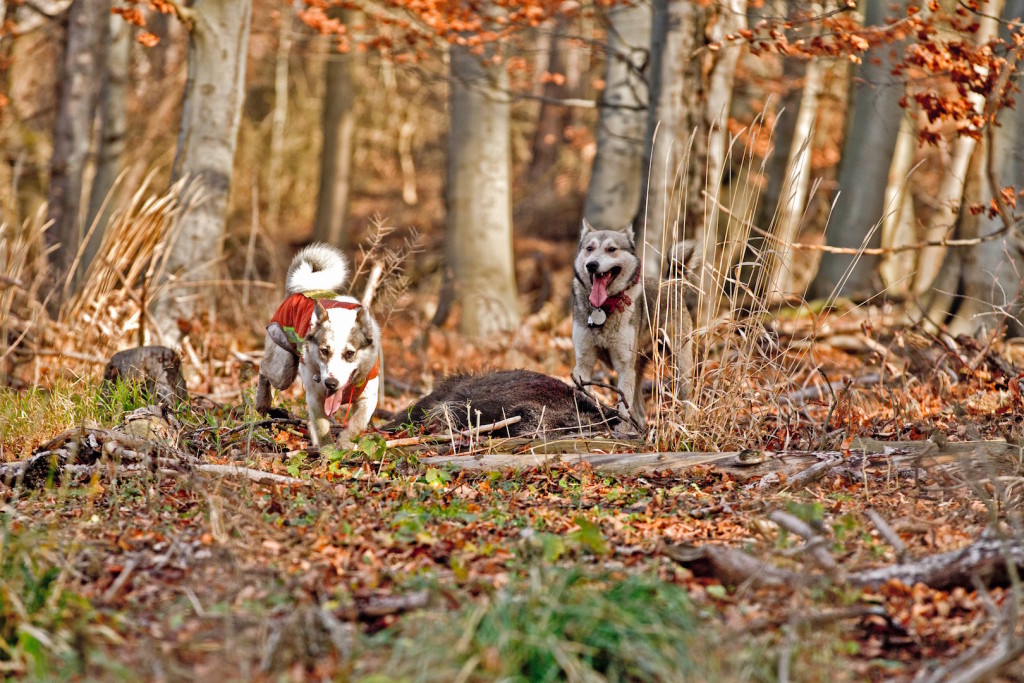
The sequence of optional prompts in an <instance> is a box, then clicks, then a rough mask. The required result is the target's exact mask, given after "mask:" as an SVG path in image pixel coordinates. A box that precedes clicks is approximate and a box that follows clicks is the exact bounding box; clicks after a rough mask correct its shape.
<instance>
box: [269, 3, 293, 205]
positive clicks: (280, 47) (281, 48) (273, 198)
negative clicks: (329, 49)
mask: <svg viewBox="0 0 1024 683" xmlns="http://www.w3.org/2000/svg"><path fill="white" fill-rule="evenodd" d="M292 12H293V9H292V7H287V8H283V9H282V12H281V28H280V30H279V31H278V39H277V53H276V54H275V56H274V110H273V112H272V113H271V115H270V163H269V164H268V167H267V177H266V180H267V181H268V182H265V183H264V186H265V187H266V188H267V222H268V223H269V224H270V225H276V224H277V222H278V219H279V218H280V215H281V192H282V190H283V189H284V186H285V183H284V182H283V178H282V169H283V168H284V131H285V125H286V124H287V123H288V81H289V76H290V74H289V68H288V67H289V61H290V57H291V54H292V32H293V31H294V30H295V29H294V28H293V26H292V23H293V21H292Z"/></svg>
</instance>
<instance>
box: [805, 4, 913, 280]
mask: <svg viewBox="0 0 1024 683" xmlns="http://www.w3.org/2000/svg"><path fill="white" fill-rule="evenodd" d="M905 5H906V3H905V1H903V2H901V3H900V10H899V11H897V12H896V13H897V14H900V13H901V12H902V11H903V9H902V8H903V7H905ZM888 12H890V6H889V3H888V2H887V1H886V0H867V2H866V3H865V10H864V25H865V26H878V25H881V24H883V23H884V22H885V17H886V14H887V13H888ZM900 53H901V47H900V45H899V44H893V43H882V44H880V45H876V46H874V47H872V48H871V49H869V50H868V51H867V53H866V54H864V55H863V57H862V62H861V63H860V64H859V65H857V67H856V69H855V71H854V74H853V79H854V85H853V94H852V96H851V97H850V108H849V113H848V114H847V123H846V140H845V141H844V143H843V156H842V161H841V162H840V168H839V195H838V197H837V198H836V203H835V210H834V212H833V214H832V216H833V218H832V223H831V225H829V227H828V230H826V232H825V237H826V241H827V243H828V244H829V245H831V246H835V247H843V248H848V249H857V248H859V247H860V246H861V245H862V244H866V246H868V247H873V248H874V247H878V245H879V244H880V243H881V237H882V234H881V229H879V228H877V226H878V225H879V222H880V221H881V220H882V216H883V213H884V212H885V210H886V207H885V188H886V183H885V181H884V179H885V178H888V176H889V167H890V166H891V165H892V155H893V150H894V149H895V147H896V136H897V134H898V133H899V129H900V121H901V119H902V109H901V108H900V98H902V97H903V91H904V87H903V82H902V81H900V80H898V79H896V78H895V77H894V76H893V75H892V73H891V72H892V69H893V65H894V64H895V63H896V61H897V60H898V59H899V58H900ZM877 263H878V257H877V256H869V255H864V254H862V255H860V256H851V255H846V254H833V253H825V254H822V257H821V263H820V265H819V267H818V274H817V277H815V279H814V283H813V285H812V287H811V291H812V295H814V296H817V297H824V296H828V295H830V294H832V293H833V292H835V293H836V294H837V295H840V296H854V297H866V296H870V295H872V294H875V293H877V292H878V289H879V288H878V282H877V274H876V266H877Z"/></svg>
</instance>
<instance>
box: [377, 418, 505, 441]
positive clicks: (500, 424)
mask: <svg viewBox="0 0 1024 683" xmlns="http://www.w3.org/2000/svg"><path fill="white" fill-rule="evenodd" d="M522 419H523V418H522V416H520V415H513V416H512V417H508V418H505V419H504V420H498V421H497V422H491V423H489V424H484V425H480V426H479V427H471V428H469V429H463V430H462V431H461V432H456V433H454V434H453V433H452V432H448V433H445V434H423V435H422V436H406V437H401V438H398V439H388V440H387V441H385V442H384V445H385V446H387V447H388V448H399V447H402V446H420V445H422V444H427V443H444V442H445V441H451V440H452V439H453V438H454V437H455V436H462V437H466V438H475V437H478V436H480V435H481V434H490V433H491V432H496V431H498V430H499V429H503V428H505V427H508V426H509V425H514V424H516V423H517V422H520V421H521V420H522Z"/></svg>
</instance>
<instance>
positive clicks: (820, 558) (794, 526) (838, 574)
mask: <svg viewBox="0 0 1024 683" xmlns="http://www.w3.org/2000/svg"><path fill="white" fill-rule="evenodd" d="M768 519H770V520H772V521H773V522H775V523H776V524H778V525H779V526H780V527H782V528H783V529H786V530H787V531H790V532H792V533H794V534H797V535H798V536H802V537H803V538H804V539H805V540H806V541H807V543H806V544H805V545H804V546H803V549H804V550H806V551H807V552H809V553H810V555H811V557H813V558H814V561H815V562H816V563H817V564H818V566H819V567H821V568H822V569H823V570H825V573H826V574H828V575H829V578H831V579H832V580H834V581H836V582H839V583H842V582H843V581H845V580H846V577H845V572H844V571H843V570H842V569H841V568H840V567H839V565H838V564H836V558H834V557H832V553H830V552H829V550H828V548H827V547H826V546H827V541H828V539H827V538H825V537H824V536H823V535H822V534H820V533H818V531H817V530H815V529H814V528H813V527H812V526H811V525H810V524H807V523H806V522H804V521H803V520H802V519H799V518H798V517H795V516H793V515H791V514H789V513H788V512H783V511H782V510H774V511H773V512H772V513H771V514H769V515H768Z"/></svg>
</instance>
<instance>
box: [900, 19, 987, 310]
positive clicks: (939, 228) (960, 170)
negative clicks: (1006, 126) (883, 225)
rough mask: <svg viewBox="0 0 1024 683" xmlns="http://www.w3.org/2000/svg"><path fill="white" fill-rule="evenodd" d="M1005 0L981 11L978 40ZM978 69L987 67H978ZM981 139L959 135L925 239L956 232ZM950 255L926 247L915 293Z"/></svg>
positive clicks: (980, 105)
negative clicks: (972, 161) (970, 170)
mask: <svg viewBox="0 0 1024 683" xmlns="http://www.w3.org/2000/svg"><path fill="white" fill-rule="evenodd" d="M1002 5H1003V3H1002V0H989V2H987V3H985V6H984V7H983V8H982V10H981V19H980V20H979V21H978V32H977V34H975V37H974V43H975V44H978V45H984V44H985V43H987V42H988V41H990V40H992V38H994V37H995V35H996V30H997V26H998V21H997V20H996V17H998V16H999V14H1000V10H1001V8H1002ZM976 68H979V69H981V68H985V67H983V66H978V67H976ZM971 100H972V101H973V103H974V110H975V112H977V113H981V112H982V111H983V110H984V108H985V98H984V97H981V96H980V95H972V96H971ZM976 145H977V141H976V140H975V139H974V138H972V137H970V136H968V135H961V136H959V137H958V138H956V141H955V143H954V144H953V154H952V159H951V160H950V163H949V166H948V168H947V169H946V174H945V175H944V176H943V178H942V184H941V185H940V186H939V191H938V195H937V196H936V197H935V198H934V199H935V203H936V204H937V208H936V209H935V211H933V212H932V215H931V218H930V219H929V221H928V226H927V228H926V229H925V234H924V238H925V240H927V241H929V242H936V241H939V240H942V239H943V238H945V237H948V236H950V235H952V233H953V230H954V228H955V227H956V220H957V215H958V214H959V213H960V204H961V202H962V200H963V196H964V186H965V185H966V183H967V175H968V166H969V165H970V162H971V155H972V154H974V148H975V146H976ZM945 254H946V249H945V247H926V248H924V249H922V250H921V253H920V255H919V256H918V259H917V277H916V278H915V279H914V286H913V293H914V294H917V295H924V294H926V293H927V292H928V291H929V289H930V288H931V286H932V282H933V281H934V280H935V277H936V275H938V273H939V269H940V268H941V267H942V261H943V257H944V256H945Z"/></svg>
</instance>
